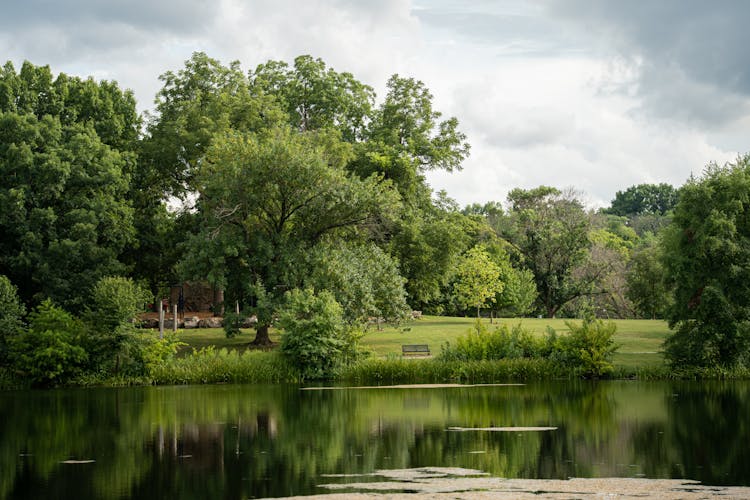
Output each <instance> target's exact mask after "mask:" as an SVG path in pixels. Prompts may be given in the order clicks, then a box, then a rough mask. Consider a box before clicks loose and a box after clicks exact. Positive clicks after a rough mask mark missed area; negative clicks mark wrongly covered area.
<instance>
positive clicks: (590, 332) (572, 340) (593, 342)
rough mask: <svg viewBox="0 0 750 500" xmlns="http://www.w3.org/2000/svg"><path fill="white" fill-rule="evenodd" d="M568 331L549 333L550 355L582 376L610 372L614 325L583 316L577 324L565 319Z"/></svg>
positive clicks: (614, 345)
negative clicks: (583, 318)
mask: <svg viewBox="0 0 750 500" xmlns="http://www.w3.org/2000/svg"><path fill="white" fill-rule="evenodd" d="M565 324H566V325H567V327H568V328H569V329H570V334H569V335H566V336H559V337H558V336H555V335H554V334H552V335H551V336H550V337H549V342H550V343H552V344H553V352H552V353H551V354H550V356H551V357H552V358H553V359H555V360H556V361H558V362H561V363H562V364H564V365H566V366H569V367H571V368H574V369H575V370H576V372H577V373H578V374H579V375H581V376H583V377H585V378H599V377H602V376H606V375H609V374H611V373H612V372H613V370H614V367H613V365H612V356H613V355H614V353H615V352H616V351H617V349H618V346H617V345H616V344H615V342H614V340H613V338H612V337H613V336H614V334H615V332H616V331H617V326H616V325H615V324H614V323H612V322H611V321H610V322H604V321H602V320H584V321H583V322H581V323H580V324H576V323H573V322H571V321H566V322H565Z"/></svg>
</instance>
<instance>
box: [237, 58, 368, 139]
mask: <svg viewBox="0 0 750 500" xmlns="http://www.w3.org/2000/svg"><path fill="white" fill-rule="evenodd" d="M249 77H250V83H251V91H252V93H253V95H255V96H264V95H271V96H273V97H274V98H276V100H277V101H278V103H279V104H280V105H281V107H282V109H284V111H286V113H287V116H288V119H289V122H290V124H291V125H292V126H293V127H294V128H296V129H298V130H300V131H311V130H320V129H325V128H335V129H338V130H339V131H340V132H341V134H342V137H343V138H344V140H346V141H349V142H354V141H357V140H360V139H362V138H363V136H364V134H365V131H366V126H367V124H368V122H369V120H370V115H371V112H372V105H373V102H374V99H375V92H374V91H373V89H372V88H371V87H370V86H368V85H365V84H363V83H361V82H359V81H358V80H357V79H355V78H354V77H353V76H352V74H351V73H346V72H344V73H339V72H336V71H334V70H333V68H327V67H326V64H325V62H323V60H322V59H314V58H312V57H311V56H309V55H303V56H299V57H297V58H296V59H295V60H294V65H293V66H292V67H290V66H289V65H288V64H287V63H285V62H283V61H268V62H266V63H264V64H260V65H258V67H257V68H256V69H255V71H253V72H250V75H249Z"/></svg>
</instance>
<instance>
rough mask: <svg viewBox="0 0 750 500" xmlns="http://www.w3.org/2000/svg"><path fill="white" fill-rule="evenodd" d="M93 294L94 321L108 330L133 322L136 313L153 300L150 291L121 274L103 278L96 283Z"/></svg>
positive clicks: (92, 309) (91, 311)
mask: <svg viewBox="0 0 750 500" xmlns="http://www.w3.org/2000/svg"><path fill="white" fill-rule="evenodd" d="M91 296H92V300H91V310H90V314H91V315H92V321H93V322H94V323H95V324H96V325H99V326H100V327H101V328H102V329H105V330H108V331H114V330H115V329H116V328H117V327H118V326H120V325H123V324H125V323H133V322H134V321H135V319H136V315H137V314H138V313H140V312H143V311H144V310H145V305H146V304H147V303H148V302H149V301H150V300H151V296H150V294H149V292H148V291H146V290H144V289H143V288H142V287H141V286H139V285H138V284H137V283H134V282H133V280H132V279H130V278H123V277H121V276H109V277H104V278H101V279H100V280H99V281H97V282H96V285H94V288H93V290H92V292H91Z"/></svg>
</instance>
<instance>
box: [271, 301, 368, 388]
mask: <svg viewBox="0 0 750 500" xmlns="http://www.w3.org/2000/svg"><path fill="white" fill-rule="evenodd" d="M278 325H279V327H280V328H282V329H283V333H282V335H281V352H282V353H284V355H285V356H286V357H287V359H289V362H290V363H292V364H293V365H294V366H296V367H297V368H298V369H299V371H300V373H301V376H302V378H304V379H321V378H331V377H332V376H333V375H334V373H335V371H336V369H338V368H339V367H340V366H342V365H344V364H346V363H349V362H352V361H354V359H356V355H357V342H358V340H359V335H357V334H353V333H352V332H351V330H350V329H349V328H348V327H347V326H346V325H345V324H344V319H343V311H342V309H341V306H340V305H339V303H338V302H336V299H335V298H334V296H333V294H331V293H330V292H328V291H325V290H324V291H321V292H318V293H317V294H316V293H315V292H314V291H313V290H312V289H306V290H293V291H291V292H287V294H286V304H285V305H284V307H283V308H282V309H281V311H279V320H278Z"/></svg>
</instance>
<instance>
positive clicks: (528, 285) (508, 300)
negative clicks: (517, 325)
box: [495, 266, 539, 316]
mask: <svg viewBox="0 0 750 500" xmlns="http://www.w3.org/2000/svg"><path fill="white" fill-rule="evenodd" d="M500 280H501V281H502V282H503V283H504V285H505V286H504V287H503V290H502V291H501V292H500V293H499V294H497V296H496V298H495V301H496V304H497V308H498V310H500V313H501V315H503V316H505V315H506V314H507V315H509V316H526V315H527V314H529V313H531V312H532V311H533V310H534V303H535V302H536V299H537V297H538V296H539V293H538V292H537V291H536V281H535V280H534V273H532V272H531V270H529V269H516V268H515V267H510V266H508V267H506V268H505V270H504V272H503V273H502V274H501V276H500Z"/></svg>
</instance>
